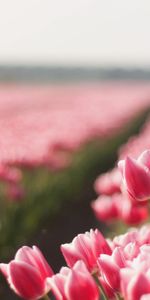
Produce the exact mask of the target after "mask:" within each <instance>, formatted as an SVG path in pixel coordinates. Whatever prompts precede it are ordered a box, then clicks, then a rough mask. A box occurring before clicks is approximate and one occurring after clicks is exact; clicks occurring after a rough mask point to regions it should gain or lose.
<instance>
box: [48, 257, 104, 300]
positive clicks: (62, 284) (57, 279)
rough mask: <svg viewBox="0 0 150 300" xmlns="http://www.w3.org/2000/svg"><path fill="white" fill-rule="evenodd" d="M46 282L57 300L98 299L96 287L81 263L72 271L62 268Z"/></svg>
mask: <svg viewBox="0 0 150 300" xmlns="http://www.w3.org/2000/svg"><path fill="white" fill-rule="evenodd" d="M47 282H48V285H49V286H50V288H51V289H52V292H53V293H54V295H55V297H56V299H57V300H79V299H86V300H98V299H99V291H98V287H97V285H96V283H95V281H94V279H93V278H92V276H91V274H90V273H89V271H88V270H87V268H86V266H85V264H84V263H83V262H82V261H78V262H77V263H76V264H75V265H74V267H73V268H72V269H69V268H62V269H61V270H60V273H59V274H56V275H54V276H52V277H51V278H49V279H47Z"/></svg>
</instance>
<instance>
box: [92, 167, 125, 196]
mask: <svg viewBox="0 0 150 300" xmlns="http://www.w3.org/2000/svg"><path fill="white" fill-rule="evenodd" d="M120 184H121V174H120V172H119V171H118V169H117V168H114V169H113V170H112V171H110V172H107V173H104V174H102V175H100V176H99V177H98V178H97V179H96V181H95V184H94V188H95V191H96V192H97V193H98V194H104V195H108V196H110V195H112V194H115V193H119V192H120Z"/></svg>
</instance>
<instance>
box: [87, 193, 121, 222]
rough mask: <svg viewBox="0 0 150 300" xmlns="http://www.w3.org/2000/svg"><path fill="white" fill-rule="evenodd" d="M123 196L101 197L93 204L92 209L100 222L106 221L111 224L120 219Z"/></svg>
mask: <svg viewBox="0 0 150 300" xmlns="http://www.w3.org/2000/svg"><path fill="white" fill-rule="evenodd" d="M121 198H122V195H121V194H118V195H113V196H112V197H110V196H105V195H102V196H99V197H98V198H97V199H96V200H95V201H93V202H92V204H91V206H92V209H93V211H94V213H95V215H96V217H97V219H98V220H102V221H105V222H106V223H109V222H111V221H112V220H114V219H118V217H119V209H118V208H119V206H120V204H121V202H122V201H121V200H122V199H121Z"/></svg>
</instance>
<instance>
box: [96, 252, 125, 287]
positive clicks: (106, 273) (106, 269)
mask: <svg viewBox="0 0 150 300" xmlns="http://www.w3.org/2000/svg"><path fill="white" fill-rule="evenodd" d="M98 265H99V268H100V272H101V274H102V275H103V278H104V280H105V281H106V283H107V284H108V285H109V286H110V287H111V288H112V289H113V290H116V291H119V289H120V269H121V268H124V267H125V266H126V261H125V258H124V255H123V251H122V249H121V248H115V249H114V251H113V253H112V255H111V256H110V255H107V254H101V255H100V257H99V258H98Z"/></svg>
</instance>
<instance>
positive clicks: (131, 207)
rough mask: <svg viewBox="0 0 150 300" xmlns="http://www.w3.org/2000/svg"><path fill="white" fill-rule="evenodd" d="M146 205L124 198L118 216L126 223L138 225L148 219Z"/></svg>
mask: <svg viewBox="0 0 150 300" xmlns="http://www.w3.org/2000/svg"><path fill="white" fill-rule="evenodd" d="M148 215H149V213H148V207H147V206H146V205H143V206H140V205H138V203H136V204H135V203H133V202H131V201H130V200H129V199H127V198H124V200H123V201H122V208H121V210H120V218H121V220H123V221H124V222H125V223H126V224H128V225H138V224H140V223H141V222H143V221H146V220H147V219H148Z"/></svg>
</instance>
